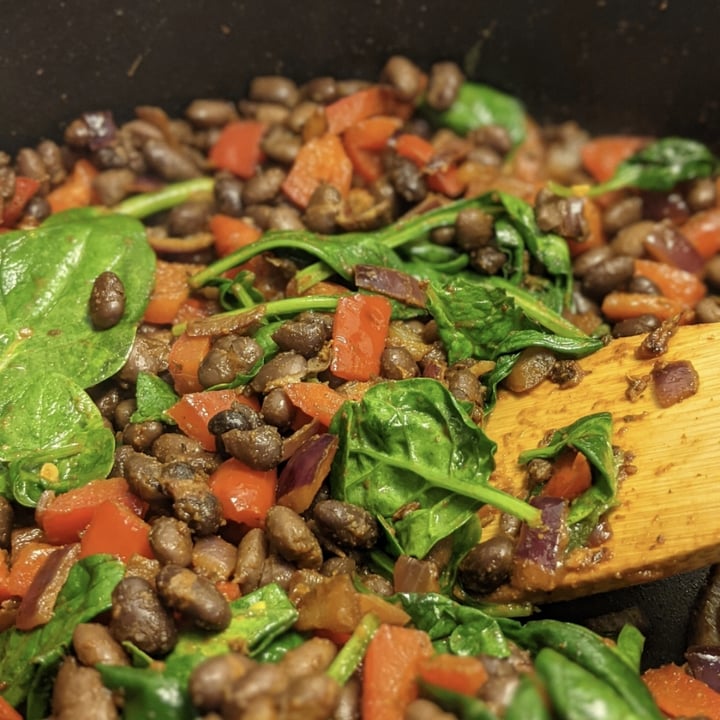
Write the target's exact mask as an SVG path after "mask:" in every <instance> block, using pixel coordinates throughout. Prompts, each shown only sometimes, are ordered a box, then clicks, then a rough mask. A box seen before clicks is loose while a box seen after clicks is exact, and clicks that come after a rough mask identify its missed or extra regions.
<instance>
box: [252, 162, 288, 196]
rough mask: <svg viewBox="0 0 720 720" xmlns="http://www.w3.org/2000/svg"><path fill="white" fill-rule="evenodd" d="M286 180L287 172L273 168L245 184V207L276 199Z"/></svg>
mask: <svg viewBox="0 0 720 720" xmlns="http://www.w3.org/2000/svg"><path fill="white" fill-rule="evenodd" d="M284 179H285V171H284V170H282V169H281V168H279V167H272V168H269V169H268V170H266V171H265V172H261V173H258V174H256V175H254V176H253V177H251V178H250V179H249V180H247V181H246V182H245V185H244V187H243V193H242V200H243V203H244V204H245V205H261V204H263V203H269V202H271V201H272V200H274V199H275V197H276V196H277V194H278V193H279V192H280V186H281V185H282V182H283V180H284Z"/></svg>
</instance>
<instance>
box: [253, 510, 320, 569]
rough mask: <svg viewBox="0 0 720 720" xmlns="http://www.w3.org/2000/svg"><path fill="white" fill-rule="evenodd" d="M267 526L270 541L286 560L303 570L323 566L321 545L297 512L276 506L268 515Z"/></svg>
mask: <svg viewBox="0 0 720 720" xmlns="http://www.w3.org/2000/svg"><path fill="white" fill-rule="evenodd" d="M265 526H266V530H265V531H266V533H267V537H268V540H269V541H270V543H271V544H272V546H273V547H274V548H275V549H276V550H277V551H278V553H280V555H282V556H283V557H284V558H285V559H286V560H288V561H289V562H293V563H296V564H297V566H298V567H301V568H310V569H313V568H314V569H317V568H319V567H320V566H321V565H322V550H321V548H320V543H319V542H318V540H317V538H316V537H315V535H313V533H312V531H311V530H310V528H309V527H308V526H307V525H306V524H305V521H304V520H303V519H302V518H301V517H300V515H298V514H297V513H296V512H295V511H293V510H291V509H290V508H287V507H284V506H282V505H274V506H273V507H271V508H270V510H269V511H268V513H267V517H266V519H265Z"/></svg>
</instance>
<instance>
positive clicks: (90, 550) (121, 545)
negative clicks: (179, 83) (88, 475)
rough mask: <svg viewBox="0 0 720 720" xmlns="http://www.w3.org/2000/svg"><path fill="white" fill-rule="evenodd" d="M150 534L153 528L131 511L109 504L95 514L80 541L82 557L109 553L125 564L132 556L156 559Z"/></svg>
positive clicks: (106, 503) (101, 507) (124, 506)
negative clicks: (151, 545)
mask: <svg viewBox="0 0 720 720" xmlns="http://www.w3.org/2000/svg"><path fill="white" fill-rule="evenodd" d="M149 533H150V526H149V525H148V524H147V523H146V522H145V521H144V520H143V519H142V518H139V517H138V516H137V515H136V514H135V513H134V512H133V511H132V510H130V508H128V507H127V506H126V505H122V504H121V503H117V502H114V501H112V500H106V501H105V502H104V503H101V504H100V505H99V506H98V508H97V509H96V510H95V513H94V514H93V517H92V520H91V521H90V524H89V525H88V526H87V529H86V530H85V532H84V533H83V536H82V538H81V539H80V557H81V558H84V557H88V556H89V555H97V554H100V553H109V554H110V555H115V556H116V557H119V558H120V559H121V560H123V561H128V560H129V559H130V558H131V557H132V556H133V555H142V556H143V557H146V558H153V557H155V555H154V553H153V551H152V548H151V547H150V541H149V539H148V537H149Z"/></svg>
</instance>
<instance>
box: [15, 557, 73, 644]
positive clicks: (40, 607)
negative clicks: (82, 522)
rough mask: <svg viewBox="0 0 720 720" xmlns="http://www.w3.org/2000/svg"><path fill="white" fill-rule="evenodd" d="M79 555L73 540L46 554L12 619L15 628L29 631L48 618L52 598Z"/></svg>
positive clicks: (53, 607) (52, 603)
mask: <svg viewBox="0 0 720 720" xmlns="http://www.w3.org/2000/svg"><path fill="white" fill-rule="evenodd" d="M79 555H80V543H73V544H72V545H65V546H64V547H60V548H58V549H57V550H55V551H54V552H53V553H52V554H51V555H49V556H48V558H47V560H46V561H45V562H44V563H43V566H42V567H41V568H40V570H39V572H38V574H37V575H36V576H35V578H34V579H33V581H32V583H31V585H30V588H29V589H28V591H27V593H26V594H25V597H24V598H23V599H22V601H21V602H20V606H19V607H18V611H17V618H16V621H15V625H16V627H17V628H18V630H32V629H33V628H34V627H38V625H45V623H47V622H49V621H50V619H51V618H52V616H53V612H54V610H55V600H57V596H58V594H59V592H60V590H61V589H62V586H63V585H64V584H65V580H67V576H68V574H69V573H70V568H71V567H72V566H73V565H74V564H75V562H76V560H77V559H78V557H79Z"/></svg>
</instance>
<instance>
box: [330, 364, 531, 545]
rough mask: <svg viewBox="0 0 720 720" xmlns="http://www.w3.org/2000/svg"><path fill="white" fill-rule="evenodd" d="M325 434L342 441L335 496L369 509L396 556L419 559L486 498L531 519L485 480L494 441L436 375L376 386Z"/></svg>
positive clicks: (334, 481) (526, 508) (347, 407)
mask: <svg viewBox="0 0 720 720" xmlns="http://www.w3.org/2000/svg"><path fill="white" fill-rule="evenodd" d="M330 431H331V432H333V433H335V434H336V435H338V437H339V440H340V443H339V447H338V451H337V453H336V455H335V460H334V463H333V467H332V470H331V476H330V477H331V489H332V493H333V496H334V497H336V498H338V499H341V500H346V501H348V502H351V503H355V504H357V505H361V506H362V507H364V508H366V509H367V510H368V511H369V512H371V513H373V514H374V515H375V516H376V517H377V519H378V520H379V522H380V523H381V524H382V525H383V527H385V529H386V530H387V535H388V541H389V542H390V544H391V546H392V547H393V549H394V551H395V553H396V554H400V553H402V554H406V555H412V556H414V557H418V558H423V557H425V555H427V553H428V552H429V550H430V549H431V548H432V546H433V545H434V544H435V543H436V542H438V541H439V540H441V539H443V538H445V537H448V536H450V535H452V534H453V533H454V532H456V531H457V530H458V529H460V528H461V527H462V526H463V525H464V524H465V523H467V522H469V521H470V520H471V519H472V518H473V517H474V513H475V512H476V511H477V510H478V508H479V507H480V506H481V505H483V504H484V503H491V504H493V505H495V506H497V507H501V508H502V509H504V510H506V511H508V512H511V513H514V514H517V515H518V516H520V517H526V518H528V519H530V520H533V521H534V520H536V511H535V510H534V509H533V508H531V507H530V506H528V505H527V504H526V503H524V502H522V501H519V500H517V499H516V498H513V497H512V496H509V495H506V494H505V493H502V492H500V491H498V490H497V489H495V488H493V487H491V486H490V485H489V484H488V478H489V476H490V472H491V471H492V469H493V467H494V461H493V453H494V452H495V444H494V443H493V442H492V441H491V440H489V439H488V438H487V436H486V435H485V433H484V432H483V431H482V430H481V429H480V428H479V427H478V426H477V425H476V424H475V423H473V422H472V420H471V419H470V418H469V416H468V414H467V413H466V412H465V410H464V409H463V408H462V407H461V406H460V404H459V403H458V401H457V400H456V399H455V398H454V397H453V395H452V394H451V393H450V392H449V391H448V390H447V388H445V387H444V386H443V385H442V384H441V383H439V382H437V381H435V380H430V379H427V378H413V379H410V380H399V381H395V382H392V381H391V382H386V383H381V384H379V385H375V386H374V387H372V388H370V389H369V390H368V391H367V392H366V393H365V395H364V397H363V399H362V400H361V401H360V402H357V403H345V405H344V406H343V407H342V408H341V410H340V411H339V412H338V413H337V414H336V415H335V417H334V418H333V422H332V426H331V428H330ZM401 509H407V510H408V512H405V513H404V514H403V515H402V517H399V518H398V517H397V514H398V511H399V510H401Z"/></svg>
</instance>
